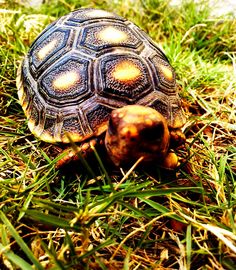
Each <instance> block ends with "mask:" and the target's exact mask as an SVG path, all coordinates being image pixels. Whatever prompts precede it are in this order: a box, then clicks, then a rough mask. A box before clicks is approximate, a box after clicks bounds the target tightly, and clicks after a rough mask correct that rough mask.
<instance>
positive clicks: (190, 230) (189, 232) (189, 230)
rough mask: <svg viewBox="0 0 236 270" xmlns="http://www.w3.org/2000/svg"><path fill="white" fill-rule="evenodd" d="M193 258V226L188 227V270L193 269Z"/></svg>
mask: <svg viewBox="0 0 236 270" xmlns="http://www.w3.org/2000/svg"><path fill="white" fill-rule="evenodd" d="M191 256H192V226H191V224H190V225H188V227H187V232H186V257H187V270H190V269H191Z"/></svg>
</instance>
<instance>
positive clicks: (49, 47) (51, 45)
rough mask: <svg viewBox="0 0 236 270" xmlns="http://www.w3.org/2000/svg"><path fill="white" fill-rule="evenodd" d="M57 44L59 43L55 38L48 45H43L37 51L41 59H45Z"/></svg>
mask: <svg viewBox="0 0 236 270" xmlns="http://www.w3.org/2000/svg"><path fill="white" fill-rule="evenodd" d="M56 44H57V40H56V39H53V40H52V41H50V42H49V43H48V44H47V45H45V46H44V47H42V48H41V49H40V50H39V51H38V53H37V56H38V58H39V59H40V60H43V59H44V58H45V57H46V56H47V55H48V54H49V53H50V52H52V50H53V49H54V48H55V46H56Z"/></svg>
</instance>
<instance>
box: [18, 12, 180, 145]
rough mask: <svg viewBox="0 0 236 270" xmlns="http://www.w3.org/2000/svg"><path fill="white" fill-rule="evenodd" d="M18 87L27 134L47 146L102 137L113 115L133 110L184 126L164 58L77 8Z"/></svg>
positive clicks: (35, 56)
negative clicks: (134, 107) (136, 107)
mask: <svg viewBox="0 0 236 270" xmlns="http://www.w3.org/2000/svg"><path fill="white" fill-rule="evenodd" d="M17 87H18V96H19V100H20V104H21V105H22V107H23V110H24V112H25V114H26V117H27V119H28V125H29V129H30V130H31V132H32V133H33V134H34V135H36V136H37V137H39V138H40V139H42V140H44V141H47V142H64V143H66V142H68V141H69V138H68V137H70V139H72V140H73V141H75V142H79V141H83V140H85V139H87V138H89V137H92V136H98V135H100V134H101V133H103V132H104V131H105V130H106V129H107V122H108V120H109V116H110V112H111V111H112V110H113V109H115V108H119V107H123V106H125V105H130V104H140V105H144V106H150V107H153V108H155V109H156V110H157V111H159V112H160V113H161V114H162V115H163V116H164V117H165V118H166V119H167V122H168V125H169V127H170V128H179V127H181V126H182V125H183V123H184V121H185V116H184V114H183V112H182V109H181V105H180V99H179V96H178V93H177V92H176V80H175V72H174V70H173V68H172V67H171V66H170V64H169V62H168V60H167V58H166V56H165V55H164V53H163V52H162V51H161V50H160V49H159V48H158V47H157V46H156V45H155V43H154V42H153V41H152V40H151V39H150V38H149V37H148V36H147V35H146V34H145V33H144V32H143V31H142V30H141V29H140V28H138V27H137V26H136V25H135V24H133V23H131V22H130V21H127V20H125V19H124V18H122V17H120V16H118V15H116V14H114V13H110V12H107V11H104V10H98V9H91V8H88V9H79V10H76V11H73V12H71V13H69V14H68V15H66V16H63V17H61V18H60V19H58V20H57V21H55V22H53V23H52V24H50V25H49V26H48V27H47V28H46V29H45V30H44V31H43V32H42V33H41V34H40V35H39V36H38V38H37V39H36V40H35V41H34V43H33V44H32V45H31V48H30V50H29V52H28V54H27V55H26V57H25V58H24V60H23V62H22V64H21V66H20V68H19V71H18V76H17Z"/></svg>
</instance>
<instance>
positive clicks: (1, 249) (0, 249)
mask: <svg viewBox="0 0 236 270" xmlns="http://www.w3.org/2000/svg"><path fill="white" fill-rule="evenodd" d="M0 253H1V254H4V256H5V257H6V258H7V259H8V260H9V261H11V262H12V263H14V264H15V265H17V266H18V267H20V268H21V269H22V270H34V269H35V268H34V267H32V266H31V265H30V264H28V263H27V262H26V261H25V260H23V259H22V258H21V257H19V256H18V255H16V254H15V253H14V252H12V251H10V250H8V247H6V246H3V245H2V244H1V243H0ZM38 269H43V268H38Z"/></svg>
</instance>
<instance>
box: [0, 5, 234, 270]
mask: <svg viewBox="0 0 236 270" xmlns="http://www.w3.org/2000/svg"><path fill="white" fill-rule="evenodd" d="M81 6H91V7H99V8H104V9H107V10H111V11H115V12H116V13H118V14H120V15H122V16H125V17H126V18H128V19H130V20H132V21H133V22H135V23H136V24H137V25H139V26H140V27H141V28H142V29H144V30H145V31H146V32H147V33H149V35H150V36H151V37H152V38H153V39H154V40H155V41H157V42H158V44H159V45H160V46H161V47H163V48H164V50H165V52H166V54H167V56H168V58H169V59H170V62H171V63H172V65H173V66H174V68H175V70H176V73H177V80H178V83H179V89H180V93H181V96H182V98H183V107H184V109H185V111H186V114H187V115H188V121H187V123H186V125H185V126H184V132H185V134H186V137H187V143H186V147H185V148H184V149H179V151H178V154H179V156H180V158H181V166H180V168H179V169H178V170H177V172H176V176H174V175H173V174H168V173H167V174H165V173H163V172H161V171H159V170H158V169H156V170H155V171H154V172H153V171H152V172H150V171H147V170H136V169H134V168H132V169H131V170H130V171H128V170H122V169H121V170H116V171H111V170H109V169H108V167H107V166H106V165H105V163H103V162H104V160H103V159H102V158H99V157H98V158H97V163H96V164H95V163H90V162H89V161H88V164H87V168H86V167H85V168H84V171H81V172H77V173H75V174H74V175H70V176H68V175H65V174H61V173H60V172H58V171H56V170H55V168H54V165H55V161H54V157H55V156H56V155H57V148H56V147H55V146H53V145H49V144H46V143H43V142H42V141H40V140H37V139H36V138H34V137H33V136H32V135H31V134H30V132H29V130H28V128H27V123H26V119H25V116H24V114H23V112H22V109H21V107H20V105H19V103H18V99H17V90H16V86H15V77H16V70H17V67H18V65H19V63H20V59H21V58H22V57H23V55H24V54H25V53H26V52H27V50H28V48H29V46H30V44H31V42H33V40H34V39H35V37H36V36H37V35H38V34H39V33H40V32H41V31H42V29H43V28H44V27H45V26H46V25H47V24H48V23H49V22H51V21H53V20H54V19H56V18H58V17H59V16H61V15H64V14H66V13H68V12H69V11H71V10H74V9H75V8H79V7H81ZM0 9H1V10H0V13H1V16H0V43H1V46H0V60H1V61H0V63H1V69H0V187H1V193H0V238H1V240H0V266H1V267H0V268H1V269H63V270H64V269H125V270H126V269H232V270H233V269H235V264H236V225H235V218H236V215H235V214H236V212H235V208H236V189H235V179H236V177H235V175H236V158H235V157H236V148H235V145H236V132H235V130H236V116H235V112H236V104H235V100H236V91H235V89H236V79H235V74H236V45H235V44H236V34H235V27H236V20H234V19H232V18H230V17H227V18H226V17H225V18H224V19H223V18H219V19H216V18H213V17H211V16H209V14H210V8H209V7H208V5H207V3H206V2H205V3H202V4H201V8H199V6H198V5H197V4H194V3H193V2H191V1H183V3H182V5H181V6H179V7H178V8H176V7H172V6H170V5H169V3H168V1H158V0H149V1H134V2H133V3H132V1H128V0H127V1H119V0H117V1H114V2H113V1H86V0H83V1H75V0H70V1H62V0H61V1H46V3H45V4H44V5H42V6H41V7H40V8H39V9H33V8H30V7H28V8H27V7H24V6H23V5H20V4H19V3H18V1H13V0H11V1H0Z"/></svg>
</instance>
